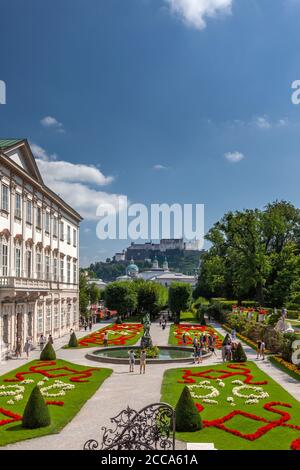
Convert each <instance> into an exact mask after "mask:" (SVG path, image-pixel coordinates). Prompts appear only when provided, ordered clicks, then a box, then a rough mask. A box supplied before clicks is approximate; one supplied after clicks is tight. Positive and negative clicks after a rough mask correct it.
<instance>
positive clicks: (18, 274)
mask: <svg viewBox="0 0 300 470" xmlns="http://www.w3.org/2000/svg"><path fill="white" fill-rule="evenodd" d="M15 268H16V277H21V249H20V248H16V251H15Z"/></svg>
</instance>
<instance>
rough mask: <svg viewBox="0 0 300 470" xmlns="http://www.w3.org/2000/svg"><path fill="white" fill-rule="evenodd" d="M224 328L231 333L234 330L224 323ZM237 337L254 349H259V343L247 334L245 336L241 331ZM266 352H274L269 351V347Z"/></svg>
mask: <svg viewBox="0 0 300 470" xmlns="http://www.w3.org/2000/svg"><path fill="white" fill-rule="evenodd" d="M222 328H224V330H226V331H228V333H231V331H232V328H231V327H230V326H229V325H225V324H224V325H222ZM236 337H237V338H238V339H240V340H241V341H244V343H246V344H247V345H248V346H249V347H250V348H252V349H254V351H257V344H256V343H255V342H254V341H252V340H251V339H249V338H247V336H243V335H241V334H240V333H236ZM265 354H272V352H271V351H269V350H268V349H266V350H265Z"/></svg>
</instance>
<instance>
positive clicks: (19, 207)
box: [15, 193, 22, 219]
mask: <svg viewBox="0 0 300 470" xmlns="http://www.w3.org/2000/svg"><path fill="white" fill-rule="evenodd" d="M15 217H18V218H19V219H21V218H22V196H21V194H19V193H16V196H15Z"/></svg>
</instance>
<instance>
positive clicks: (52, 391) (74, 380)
mask: <svg viewBox="0 0 300 470" xmlns="http://www.w3.org/2000/svg"><path fill="white" fill-rule="evenodd" d="M111 372H112V371H111V369H100V368H98V367H92V368H91V367H85V366H79V365H77V364H72V363H70V362H66V361H63V360H55V361H32V362H29V363H27V364H26V365H24V366H22V367H20V368H18V369H16V370H14V371H12V372H9V373H7V374H6V375H4V376H2V377H0V445H6V444H9V443H12V442H16V441H21V440H23V439H30V438H33V437H38V436H43V435H46V434H52V433H57V432H59V431H60V430H61V429H62V428H63V427H64V426H65V425H66V424H67V423H68V422H69V421H70V420H71V419H72V418H73V417H74V416H75V414H76V413H77V412H78V411H79V410H80V408H81V407H82V406H83V405H84V403H85V402H86V401H87V400H88V399H89V398H90V397H91V396H92V395H93V394H94V393H95V392H96V390H97V389H98V388H99V387H100V385H101V384H102V382H103V381H104V380H105V379H106V378H107V377H108V376H109V375H110V374H111ZM36 385H38V386H39V388H40V391H41V393H42V395H43V397H44V399H45V402H46V404H47V405H48V406H49V407H50V408H49V410H50V415H51V424H50V426H47V427H45V428H40V429H23V428H22V427H21V426H20V424H21V421H22V415H23V412H24V409H25V406H26V403H27V401H28V398H29V395H30V393H31V391H32V389H33V388H34V387H35V386H36ZM8 430H9V431H11V432H7V431H8Z"/></svg>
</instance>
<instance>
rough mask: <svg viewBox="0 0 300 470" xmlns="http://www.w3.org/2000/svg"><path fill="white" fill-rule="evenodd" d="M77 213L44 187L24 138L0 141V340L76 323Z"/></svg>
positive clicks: (60, 330) (59, 331) (8, 342)
mask: <svg viewBox="0 0 300 470" xmlns="http://www.w3.org/2000/svg"><path fill="white" fill-rule="evenodd" d="M81 220H82V219H81V217H80V215H79V214H78V213H77V212H76V211H75V210H74V209H72V208H71V207H70V206H69V205H68V204H66V203H65V202H64V201H63V200H62V199H61V198H60V197H59V196H58V195H56V194H55V193H54V192H53V191H51V190H50V189H49V188H47V187H46V186H45V184H44V183H43V180H42V177H41V175H40V172H39V170H38V167H37V164H36V162H35V159H34V157H33V155H32V152H31V149H30V146H29V144H28V142H27V140H0V341H1V344H2V345H3V344H4V345H5V347H7V348H8V349H9V350H13V349H14V348H15V347H16V342H17V339H18V338H19V339H20V341H21V343H22V344H23V345H24V342H25V340H26V338H27V337H30V338H32V341H33V343H34V344H36V343H37V340H38V337H39V336H40V334H42V333H43V334H44V335H49V334H50V333H51V334H52V336H53V337H54V338H58V337H60V336H62V335H64V334H65V333H67V332H68V331H70V329H71V328H73V329H77V328H78V325H79V285H78V281H79V274H78V269H79V255H78V254H79V223H80V221H81Z"/></svg>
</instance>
